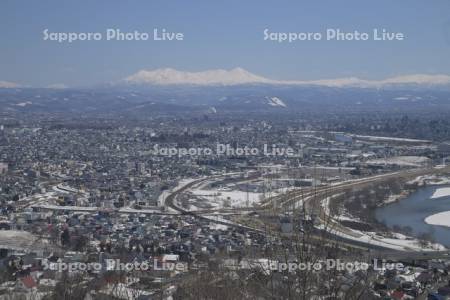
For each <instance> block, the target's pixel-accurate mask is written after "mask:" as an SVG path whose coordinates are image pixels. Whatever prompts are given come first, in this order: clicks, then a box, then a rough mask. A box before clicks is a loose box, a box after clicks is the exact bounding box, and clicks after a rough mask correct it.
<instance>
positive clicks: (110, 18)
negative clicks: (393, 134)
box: [0, 0, 450, 86]
mask: <svg viewBox="0 0 450 300" xmlns="http://www.w3.org/2000/svg"><path fill="white" fill-rule="evenodd" d="M0 25H1V26H0V38H1V44H0V80H4V81H12V82H18V83H21V84H26V85H32V86H46V85H50V84H56V83H63V84H67V85H69V86H77V85H89V84H97V83H102V82H109V81H115V80H119V79H121V78H124V77H126V76H128V75H130V74H133V73H135V72H137V71H138V70H141V69H156V68H162V67H171V68H175V69H180V70H186V71H201V70H207V69H216V68H224V69H231V68H234V67H242V68H244V69H247V70H248V71H250V72H253V73H256V74H259V75H262V76H265V77H268V78H272V79H280V80H281V79H298V80H309V79H323V78H337V77H349V76H356V77H360V78H364V79H381V78H385V77H389V76H396V75H405V74H415V73H426V74H450V55H449V53H450V1H448V0H435V1H425V0H423V1H417V0H398V1H392V0H379V1H335V0H334V1H333V0H329V1H324V0H319V1H312V0H310V1H299V0H297V1H262V0H259V1H253V0H246V1H242V0H241V1H237V0H228V1H210V0H209V1H187V0H180V1H170V0H164V1H157V0H151V1H149V0H143V1H139V0H134V1H111V0H110V1H92V0H91V1H81V0H78V1H61V0H60V1H46V0H40V1H21V0H3V1H1V3H0ZM46 28H48V29H49V30H50V31H54V32H104V31H105V29H107V28H119V29H121V30H122V31H133V30H139V31H147V32H148V31H152V30H153V28H166V29H167V30H171V31H179V32H183V33H184V35H185V38H184V41H179V42H155V41H133V42H130V41H89V42H75V43H72V44H68V43H64V44H58V43H56V42H50V41H44V40H43V34H42V31H43V30H44V29H46ZM265 28H268V29H270V30H271V31H283V32H305V31H312V32H323V31H324V30H326V29H327V28H341V29H342V30H344V31H353V30H358V31H369V32H371V30H372V29H373V28H386V29H388V30H390V31H395V32H403V33H404V34H405V35H406V40H404V41H390V42H388V41H382V42H380V41H365V42H355V41H353V42H349V41H345V42H342V41H340V42H339V41H303V42H295V43H290V44H289V43H282V44H278V43H276V42H269V41H264V40H263V37H264V35H263V30H264V29H265Z"/></svg>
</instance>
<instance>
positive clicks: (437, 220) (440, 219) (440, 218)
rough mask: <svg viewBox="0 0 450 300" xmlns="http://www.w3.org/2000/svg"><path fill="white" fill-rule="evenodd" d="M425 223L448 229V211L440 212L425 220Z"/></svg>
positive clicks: (449, 223)
mask: <svg viewBox="0 0 450 300" xmlns="http://www.w3.org/2000/svg"><path fill="white" fill-rule="evenodd" d="M425 223H427V224H430V225H439V226H447V227H450V211H444V212H440V213H437V214H434V215H431V216H429V217H426V218H425Z"/></svg>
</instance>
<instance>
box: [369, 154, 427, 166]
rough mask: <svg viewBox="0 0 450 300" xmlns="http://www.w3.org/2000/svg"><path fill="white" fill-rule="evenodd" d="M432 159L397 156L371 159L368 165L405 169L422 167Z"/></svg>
mask: <svg viewBox="0 0 450 300" xmlns="http://www.w3.org/2000/svg"><path fill="white" fill-rule="evenodd" d="M429 160H430V159H429V158H428V157H424V156H395V157H388V158H386V159H384V158H380V159H371V160H368V161H367V163H368V164H372V165H398V166H404V167H420V166H422V165H424V164H426V163H427V162H428V161H429Z"/></svg>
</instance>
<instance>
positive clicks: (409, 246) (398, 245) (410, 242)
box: [317, 212, 450, 251]
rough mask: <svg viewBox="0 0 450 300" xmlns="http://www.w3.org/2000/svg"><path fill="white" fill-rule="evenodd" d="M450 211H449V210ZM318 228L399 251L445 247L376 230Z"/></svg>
mask: <svg viewBox="0 0 450 300" xmlns="http://www.w3.org/2000/svg"><path fill="white" fill-rule="evenodd" d="M449 213H450V212H449ZM317 228H319V229H326V230H327V231H328V232H330V233H332V234H335V235H337V236H340V237H343V238H346V239H350V240H354V241H359V242H363V243H367V244H370V245H375V246H381V247H384V248H388V249H393V250H400V251H441V250H446V248H445V247H444V246H443V245H441V244H429V245H428V247H423V246H421V244H420V242H419V241H418V240H417V239H414V238H409V237H406V236H400V235H398V234H396V235H395V237H394V238H388V237H384V236H381V235H379V234H377V233H376V232H362V231H358V230H353V229H350V228H347V229H348V230H349V233H344V232H342V231H340V230H335V229H332V228H331V229H330V228H325V227H324V226H323V225H318V226H317Z"/></svg>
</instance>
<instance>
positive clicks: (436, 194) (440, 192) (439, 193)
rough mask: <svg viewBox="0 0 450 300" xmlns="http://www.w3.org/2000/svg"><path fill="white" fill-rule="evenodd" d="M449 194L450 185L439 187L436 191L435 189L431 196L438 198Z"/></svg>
mask: <svg viewBox="0 0 450 300" xmlns="http://www.w3.org/2000/svg"><path fill="white" fill-rule="evenodd" d="M448 196H450V187H443V188H438V189H437V190H436V191H434V193H433V195H432V196H431V199H437V198H442V197H448Z"/></svg>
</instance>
